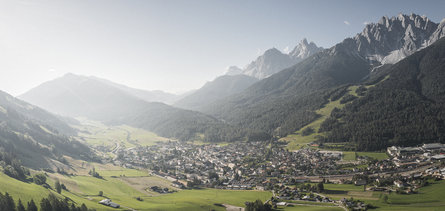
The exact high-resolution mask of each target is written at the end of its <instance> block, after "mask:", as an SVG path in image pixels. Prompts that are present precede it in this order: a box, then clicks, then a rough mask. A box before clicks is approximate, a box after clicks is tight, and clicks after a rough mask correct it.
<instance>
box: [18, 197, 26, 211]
mask: <svg viewBox="0 0 445 211" xmlns="http://www.w3.org/2000/svg"><path fill="white" fill-rule="evenodd" d="M17 211H25V206H23V204H22V200H20V199H19V202H18V203H17Z"/></svg>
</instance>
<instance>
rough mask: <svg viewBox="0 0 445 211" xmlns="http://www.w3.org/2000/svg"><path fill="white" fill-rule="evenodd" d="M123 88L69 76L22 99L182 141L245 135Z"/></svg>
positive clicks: (66, 113)
mask: <svg viewBox="0 0 445 211" xmlns="http://www.w3.org/2000/svg"><path fill="white" fill-rule="evenodd" d="M122 87H123V86H121V85H117V84H115V83H112V82H109V81H105V80H103V79H98V78H95V77H86V76H80V75H74V74H66V75H65V76H63V77H60V78H57V79H55V80H52V81H48V82H46V83H43V84H41V85H39V86H37V87H36V88H34V89H31V90H30V91H28V92H26V93H25V94H23V95H21V96H19V97H20V98H21V99H23V100H26V101H28V102H31V103H33V104H35V105H37V106H40V107H42V108H44V109H47V110H49V111H51V112H54V113H57V114H60V115H66V116H70V117H88V118H90V119H93V120H98V121H102V122H104V123H108V124H128V125H132V126H136V127H140V128H144V129H147V130H150V131H153V132H155V133H157V134H159V135H161V136H164V137H171V138H177V139H180V140H191V139H194V138H195V136H197V135H198V134H199V133H200V134H208V137H212V140H209V141H228V140H229V138H230V139H233V140H236V139H239V138H240V136H243V135H245V133H243V134H241V135H238V133H237V132H233V131H232V129H233V128H231V127H230V126H228V125H226V124H225V123H223V122H221V121H219V120H217V119H215V118H214V117H211V116H209V115H205V114H202V113H199V112H195V111H189V110H183V109H179V108H175V107H172V106H169V105H166V104H164V103H159V102H146V101H144V100H142V99H141V98H138V97H136V96H135V95H133V92H128V91H126V90H128V89H127V88H126V87H124V89H123V88H122ZM130 91H133V90H132V89H130ZM229 131H232V132H229ZM216 133H217V135H215V134H216Z"/></svg>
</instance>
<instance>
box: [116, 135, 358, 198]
mask: <svg viewBox="0 0 445 211" xmlns="http://www.w3.org/2000/svg"><path fill="white" fill-rule="evenodd" d="M117 153H118V156H117V157H116V158H115V160H113V162H114V163H115V164H117V165H121V166H125V167H140V168H148V169H151V170H152V171H153V173H154V174H157V175H158V176H162V177H164V178H166V179H169V180H170V181H172V182H173V181H178V180H181V181H195V180H199V181H200V182H201V184H204V185H207V186H211V187H214V188H221V189H233V190H248V189H259V190H268V189H271V188H272V187H273V186H274V185H275V184H278V183H283V182H284V183H285V182H291V180H292V179H295V178H296V177H303V176H307V175H309V176H316V175H330V174H344V173H349V172H351V170H344V169H340V168H337V164H336V162H337V161H338V160H340V159H341V156H342V153H341V152H335V151H319V150H316V149H310V148H306V149H301V150H298V151H295V152H291V151H288V150H286V149H284V148H283V147H276V146H275V147H274V146H270V145H269V144H268V143H264V142H244V143H233V144H229V145H225V146H221V145H217V144H207V145H192V144H187V143H181V142H175V141H170V142H163V143H159V144H157V145H154V146H146V147H136V148H131V149H124V148H121V149H119V151H118V152H117Z"/></svg>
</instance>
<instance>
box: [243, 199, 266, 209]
mask: <svg viewBox="0 0 445 211" xmlns="http://www.w3.org/2000/svg"><path fill="white" fill-rule="evenodd" d="M245 210H246V211H271V210H272V206H271V205H270V204H263V202H262V201H261V200H259V199H258V200H256V201H254V202H246V209H245Z"/></svg>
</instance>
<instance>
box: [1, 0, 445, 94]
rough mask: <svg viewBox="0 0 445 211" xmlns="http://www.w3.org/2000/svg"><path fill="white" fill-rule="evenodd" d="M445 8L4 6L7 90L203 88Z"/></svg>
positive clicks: (434, 15)
mask: <svg viewBox="0 0 445 211" xmlns="http://www.w3.org/2000/svg"><path fill="white" fill-rule="evenodd" d="M444 9H445V1H440V0H437V1H426V0H416V1H407V0H403V1H395V0H392V1H386V0H385V1H383V0H382V1H375V0H374V1H359V0H351V1H334V0H325V1H314V0H310V1H297V0H294V1H284V0H279V1H276V0H270V1H260V0H251V1H245V0H233V1H230V0H220V1H212V0H205V1H204V0H202V1H198V0H181V1H170V0H160V1H142V0H140V1H131V0H122V1H113V0H103V1H94V0H89V1H82V0H72V1H63V0H51V1H50V0H29V1H24V0H10V1H5V0H0V90H3V91H6V92H8V93H10V94H13V95H17V94H21V93H23V92H25V91H27V90H29V89H30V88H32V87H35V86H37V85H38V84H40V83H42V82H44V81H47V80H51V79H54V78H56V77H60V76H62V75H64V74H65V73H68V72H72V73H75V74H81V75H94V76H98V77H102V78H106V79H109V80H112V81H115V82H118V83H123V84H126V85H129V86H132V87H136V88H142V89H147V90H154V89H159V90H165V91H169V92H183V91H187V90H190V89H196V88H199V87H201V86H202V85H203V84H204V83H205V82H206V81H209V80H213V79H214V78H215V77H216V76H218V75H221V74H222V73H223V72H224V71H225V69H226V67H228V66H231V65H238V66H240V67H243V66H244V65H246V64H247V63H249V62H250V61H251V60H253V59H255V58H256V57H257V56H258V55H259V54H260V53H262V52H264V51H265V50H266V49H268V48H271V47H276V48H278V49H280V50H283V49H285V48H286V47H290V48H292V47H294V46H295V45H296V44H297V43H298V42H299V41H300V40H301V39H303V38H304V37H307V38H308V40H309V41H314V42H315V43H316V44H317V45H321V46H323V47H325V48H326V47H331V46H332V45H334V44H335V43H337V42H340V41H342V40H343V39H344V38H346V37H350V36H353V35H355V34H356V33H359V32H361V31H362V29H363V27H364V25H363V23H364V22H376V21H378V20H379V19H380V17H381V16H384V15H387V16H389V17H391V16H395V15H397V14H398V13H400V12H402V13H411V12H414V13H416V14H420V15H427V16H428V17H429V18H430V19H431V20H432V21H435V22H440V20H442V19H443V18H445V12H444Z"/></svg>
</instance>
